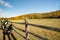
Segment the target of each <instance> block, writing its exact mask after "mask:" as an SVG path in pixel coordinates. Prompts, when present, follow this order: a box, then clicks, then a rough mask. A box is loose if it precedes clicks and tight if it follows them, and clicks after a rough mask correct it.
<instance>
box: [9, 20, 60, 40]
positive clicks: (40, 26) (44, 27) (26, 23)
mask: <svg viewBox="0 0 60 40" xmlns="http://www.w3.org/2000/svg"><path fill="white" fill-rule="evenodd" d="M8 22H11V21H8ZM11 23H12V25H13V27H14V28H15V29H17V30H20V31H22V32H25V33H26V36H25V37H24V36H23V35H21V34H20V33H18V32H17V31H16V30H15V29H14V31H15V32H16V33H17V34H19V35H20V36H21V37H23V38H24V39H26V40H30V39H29V38H28V34H32V35H34V36H36V37H38V38H40V39H42V40H49V39H48V38H45V37H42V36H39V35H37V34H34V33H32V32H29V31H28V25H31V26H34V27H36V28H43V29H47V30H52V31H56V32H60V28H54V27H49V26H43V25H38V24H31V23H28V21H27V20H25V22H22V23H20V22H11ZM13 23H15V24H23V25H25V30H23V29H20V28H17V27H16V26H15V25H14V24H13Z"/></svg>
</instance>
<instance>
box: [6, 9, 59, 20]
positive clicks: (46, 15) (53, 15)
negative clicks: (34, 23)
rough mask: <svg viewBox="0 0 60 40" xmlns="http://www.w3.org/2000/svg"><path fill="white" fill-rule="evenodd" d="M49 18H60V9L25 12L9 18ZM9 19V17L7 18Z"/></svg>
mask: <svg viewBox="0 0 60 40" xmlns="http://www.w3.org/2000/svg"><path fill="white" fill-rule="evenodd" d="M26 18H27V19H46V18H47V19H48V18H60V10H58V11H55V12H49V13H32V14H25V15H21V16H17V17H11V18H8V19H9V20H12V19H13V20H19V19H26ZM6 19H7V18H6Z"/></svg>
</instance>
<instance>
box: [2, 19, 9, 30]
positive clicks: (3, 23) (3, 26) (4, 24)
mask: <svg viewBox="0 0 60 40" xmlns="http://www.w3.org/2000/svg"><path fill="white" fill-rule="evenodd" d="M7 24H8V21H7V20H6V19H3V20H2V29H3V30H5V29H6V25H7Z"/></svg>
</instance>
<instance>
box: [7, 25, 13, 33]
mask: <svg viewBox="0 0 60 40" xmlns="http://www.w3.org/2000/svg"><path fill="white" fill-rule="evenodd" d="M12 30H13V26H12V24H10V25H9V27H8V28H7V32H8V34H11V33H12Z"/></svg>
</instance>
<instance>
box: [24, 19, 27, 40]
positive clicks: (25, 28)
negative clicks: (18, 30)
mask: <svg viewBox="0 0 60 40" xmlns="http://www.w3.org/2000/svg"><path fill="white" fill-rule="evenodd" d="M25 32H26V40H28V25H27V20H26V19H25Z"/></svg>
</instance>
